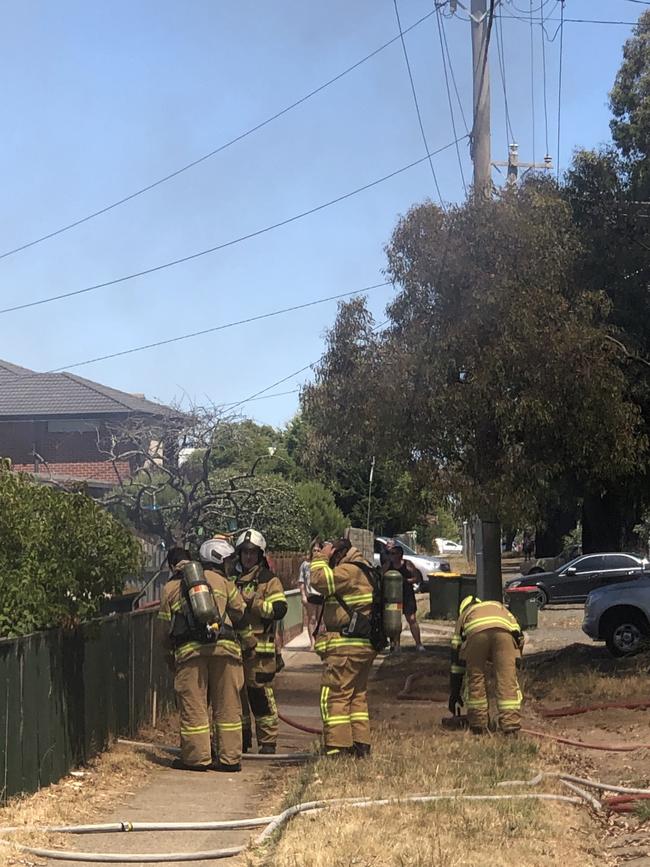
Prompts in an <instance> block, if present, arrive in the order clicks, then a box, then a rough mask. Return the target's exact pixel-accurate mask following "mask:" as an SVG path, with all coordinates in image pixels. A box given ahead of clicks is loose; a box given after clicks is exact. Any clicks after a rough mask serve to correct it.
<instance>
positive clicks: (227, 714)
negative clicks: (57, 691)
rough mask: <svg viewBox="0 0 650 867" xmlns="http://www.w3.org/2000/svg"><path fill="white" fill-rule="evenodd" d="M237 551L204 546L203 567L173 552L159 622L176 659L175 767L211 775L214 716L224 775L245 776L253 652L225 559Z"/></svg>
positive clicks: (219, 542)
mask: <svg viewBox="0 0 650 867" xmlns="http://www.w3.org/2000/svg"><path fill="white" fill-rule="evenodd" d="M232 554H233V547H232V545H230V544H229V543H228V542H227V541H226V540H224V539H210V540H208V541H207V542H204V543H203V545H201V550H200V555H199V556H200V559H201V561H202V564H203V566H202V565H200V564H199V563H196V562H193V561H191V560H190V559H189V555H188V554H187V552H186V551H185V552H183V551H182V549H181V552H180V554H179V549H172V550H171V551H170V553H169V557H168V562H169V565H170V567H171V569H172V576H171V578H170V579H169V581H168V582H167V584H166V585H165V587H164V589H163V594H162V599H161V602H160V612H159V614H158V617H159V618H160V620H161V621H162V622H163V623H164V624H165V625H166V626H167V630H166V633H165V636H164V639H163V641H164V644H165V647H166V648H167V649H168V650H169V651H170V653H172V654H173V661H174V668H175V676H174V689H175V690H176V695H177V697H178V706H179V711H180V728H181V758H180V759H177V760H176V761H175V762H174V764H173V766H174V767H176V768H179V769H182V770H192V771H205V770H207V769H208V768H210V767H211V762H212V744H211V726H210V709H209V708H208V704H209V705H210V708H211V715H212V719H213V722H214V730H215V741H216V744H217V746H216V752H217V754H218V760H217V762H216V764H214V765H212V767H213V769H214V770H217V771H239V770H241V764H240V761H241V752H242V719H241V701H240V697H239V693H240V690H241V687H242V684H243V682H244V674H243V668H242V648H244V651H243V652H244V655H248V654H250V653H254V648H255V637H254V635H253V632H252V629H251V627H250V623H249V621H248V616H247V612H246V605H245V603H244V600H243V599H242V597H241V595H240V594H239V591H238V590H237V588H236V587H235V586H234V585H233V584H232V583H231V582H229V581H228V580H227V578H226V575H225V570H224V566H223V563H224V560H225V559H226V558H227V557H229V556H230V555H232Z"/></svg>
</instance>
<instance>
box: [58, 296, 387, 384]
mask: <svg viewBox="0 0 650 867" xmlns="http://www.w3.org/2000/svg"><path fill="white" fill-rule="evenodd" d="M390 285H391V282H390V280H386V281H385V282H383V283H375V284H373V285H372V286H366V287H365V288H364V289H355V290H354V291H353V292H341V293H340V294H338V295H330V296H328V297H327V298H318V299H317V300H316V301H307V302H305V303H304V304H295V305H293V306H292V307H283V308H282V309H281V310H273V311H272V312H271V313H260V314H258V315H257V316H249V317H248V318H246V319H238V320H237V321H236V322H227V323H225V324H224V325H215V326H214V327H213V328H204V329H203V330H202V331H192V332H191V333H190V334H180V335H178V336H177V337H168V338H166V339H165V340H157V341H155V343H145V344H144V345H142V346H134V347H132V348H131V349H122V350H120V351H119V352H112V353H110V354H109V355H98V356H96V357H95V358H89V359H87V360H86V361H77V362H75V363H74V364H66V365H64V366H63V367H55V368H53V369H52V370H49V371H48V373H59V372H60V371H61V370H72V369H73V368H75V367H84V366H85V365H87V364H94V363H95V362H97V361H107V360H108V359H109V358H120V357H121V356H123V355H132V354H133V353H134V352H143V351H144V350H145V349H156V348H157V347H159V346H168V345H169V344H170V343H178V342H179V341H180V340H191V339H192V338H194V337H202V336H204V335H205V334H214V332H215V331H225V330H226V329H227V328H234V327H235V326H236V325H247V324H248V323H249V322H258V321H259V320H261V319H270V318H271V317H273V316H280V315H282V314H283V313H291V312H293V311H294V310H305V309H306V308H307V307H316V306H317V305H318V304H325V303H326V302H327V301H337V300H338V299H340V298H349V297H350V296H351V295H365V294H366V293H368V292H371V291H372V290H373V289H380V288H381V287H383V286H390Z"/></svg>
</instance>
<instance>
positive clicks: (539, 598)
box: [533, 587, 548, 611]
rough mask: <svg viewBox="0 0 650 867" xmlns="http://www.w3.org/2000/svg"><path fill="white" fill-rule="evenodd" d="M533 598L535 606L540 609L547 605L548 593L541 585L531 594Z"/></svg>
mask: <svg viewBox="0 0 650 867" xmlns="http://www.w3.org/2000/svg"><path fill="white" fill-rule="evenodd" d="M533 599H534V600H535V602H536V603H537V607H538V608H539V610H540V611H541V610H542V608H546V606H547V605H548V593H547V592H546V590H544V588H543V587H538V588H537V592H536V593H535V595H534V596H533Z"/></svg>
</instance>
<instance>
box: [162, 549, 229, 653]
mask: <svg viewBox="0 0 650 867" xmlns="http://www.w3.org/2000/svg"><path fill="white" fill-rule="evenodd" d="M179 573H180V574H178V573H177V574H178V577H179V578H180V594H181V595H180V606H181V607H180V611H175V612H174V614H173V617H172V623H171V628H170V633H169V634H170V638H171V640H172V643H173V645H174V647H175V648H176V647H179V646H180V645H182V644H186V643H187V642H188V641H196V642H198V643H200V644H216V642H217V641H219V639H220V638H227V639H229V640H231V641H234V640H235V637H236V636H235V630H234V629H233V628H232V626H230V625H228V624H227V623H224V621H223V618H222V616H221V614H220V613H219V608H218V607H217V605H216V603H215V601H214V597H213V595H212V588H211V587H210V585H209V583H208V582H207V580H206V578H205V574H204V572H203V567H202V566H201V565H200V564H199V563H196V562H194V561H190V562H188V563H185V565H184V566H183V568H182V570H179Z"/></svg>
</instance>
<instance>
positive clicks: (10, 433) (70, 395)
mask: <svg viewBox="0 0 650 867" xmlns="http://www.w3.org/2000/svg"><path fill="white" fill-rule="evenodd" d="M172 412H173V411H172V410H171V409H170V408H169V407H167V406H164V405H163V404H158V403H154V402H153V401H150V400H146V399H145V398H144V396H143V395H135V394H127V393H126V392H123V391H118V390H117V389H115V388H109V387H108V386H105V385H100V384H99V383H97V382H92V381H91V380H89V379H84V378H83V377H81V376H77V375H76V374H73V373H37V372H36V371H33V370H28V369H27V368H25V367H18V366H17V365H15V364H9V363H8V362H6V361H2V360H1V359H0V457H6V458H10V459H11V462H12V467H13V469H14V470H16V471H18V472H28V473H34V474H35V475H41V476H44V477H47V478H51V479H56V480H57V481H66V480H84V481H87V482H88V485H89V487H90V488H93V487H95V488H97V489H105V488H108V487H111V486H112V485H114V484H116V483H117V482H118V475H117V473H118V472H119V474H120V475H121V476H122V477H125V476H128V475H129V474H130V473H131V472H132V471H133V469H134V467H131V466H130V465H129V463H128V461H122V462H119V463H118V464H117V465H116V467H115V466H113V464H112V463H110V462H108V461H107V459H106V455H105V454H102V452H101V449H100V443H101V442H102V441H103V439H104V438H105V437H107V436H108V435H109V429H110V427H111V426H113V427H115V426H117V425H119V424H120V423H123V422H124V421H125V420H127V419H128V418H132V417H134V416H136V417H140V418H141V417H146V418H151V419H152V421H154V422H155V419H162V418H164V417H165V416H168V415H169V414H170V413H172Z"/></svg>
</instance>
